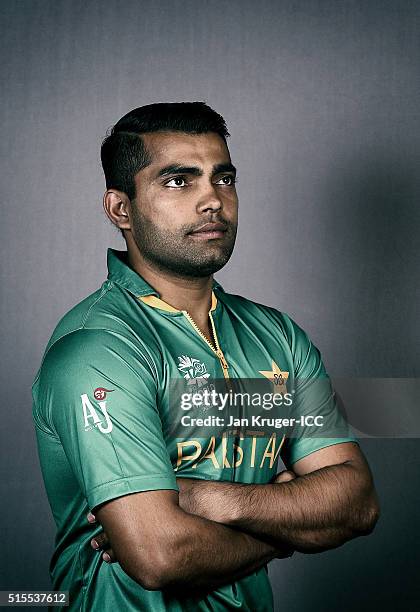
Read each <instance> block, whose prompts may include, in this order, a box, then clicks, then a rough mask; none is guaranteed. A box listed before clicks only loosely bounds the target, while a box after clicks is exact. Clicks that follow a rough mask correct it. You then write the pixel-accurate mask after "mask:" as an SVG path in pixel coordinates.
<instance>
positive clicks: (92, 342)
mask: <svg viewBox="0 0 420 612" xmlns="http://www.w3.org/2000/svg"><path fill="white" fill-rule="evenodd" d="M134 321H136V324H137V325H136V329H135V328H134V325H133V322H134ZM140 331H141V327H140ZM146 333H147V332H146V330H145V334H146ZM150 344H151V343H150V342H148V341H147V338H143V337H140V336H139V326H138V304H137V303H136V300H135V297H134V296H132V295H131V294H129V293H128V292H127V291H124V290H122V289H121V288H120V287H119V286H118V285H116V284H115V283H113V282H111V281H108V280H106V281H105V282H104V283H103V284H102V286H101V287H100V288H99V289H98V290H97V291H95V292H94V293H92V294H90V295H89V296H87V297H86V298H84V299H83V300H82V301H81V302H79V303H78V304H76V305H75V306H73V308H71V309H70V310H69V311H68V312H67V313H66V314H65V315H64V316H63V317H62V318H61V319H60V321H59V322H58V323H57V325H56V327H55V329H54V331H53V333H52V335H51V337H50V339H49V341H48V343H47V346H46V348H45V351H44V354H43V357H42V360H41V365H40V368H39V370H38V372H37V375H36V377H35V381H36V380H37V379H38V377H39V375H40V373H41V371H45V369H46V367H47V366H48V367H49V368H53V367H54V365H55V364H59V366H60V367H61V368H62V367H66V366H68V367H70V365H71V364H80V365H81V364H85V365H86V364H88V363H93V362H94V363H102V362H103V361H104V360H110V361H111V362H112V361H117V358H118V356H120V357H121V358H126V359H127V360H131V361H133V360H136V361H141V362H143V363H144V364H145V365H146V366H148V367H149V368H150V369H151V370H155V369H156V368H155V363H154V362H155V359H154V358H153V356H152V354H151V351H150V350H149V346H150ZM35 381H34V382H35Z"/></svg>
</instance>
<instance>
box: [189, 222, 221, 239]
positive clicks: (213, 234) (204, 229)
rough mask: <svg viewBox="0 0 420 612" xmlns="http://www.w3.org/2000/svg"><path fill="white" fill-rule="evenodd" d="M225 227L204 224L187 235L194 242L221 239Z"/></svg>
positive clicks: (218, 224)
mask: <svg viewBox="0 0 420 612" xmlns="http://www.w3.org/2000/svg"><path fill="white" fill-rule="evenodd" d="M226 231H227V226H226V225H225V224H224V223H206V224H205V225H202V226H201V227H199V228H198V229H196V230H194V231H193V232H190V233H189V236H191V237H192V238H194V240H215V239H217V238H223V237H224V235H225V234H226Z"/></svg>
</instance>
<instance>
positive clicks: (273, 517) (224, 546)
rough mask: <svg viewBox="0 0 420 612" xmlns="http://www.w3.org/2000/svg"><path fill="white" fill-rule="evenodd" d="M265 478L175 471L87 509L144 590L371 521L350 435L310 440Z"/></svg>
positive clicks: (231, 573)
mask: <svg viewBox="0 0 420 612" xmlns="http://www.w3.org/2000/svg"><path fill="white" fill-rule="evenodd" d="M291 468H292V470H293V471H287V472H283V473H282V474H280V475H278V477H277V478H276V479H275V481H274V482H272V483H270V484H258V485H254V484H238V483H230V482H213V481H207V480H196V479H188V478H177V484H178V486H179V495H178V494H177V493H176V492H175V491H173V490H171V491H170V490H159V491H145V492H141V493H134V494H131V495H126V496H123V497H119V498H117V499H114V500H111V501H109V502H106V503H105V504H103V505H101V506H99V507H98V508H96V509H94V510H93V512H94V514H95V516H96V517H97V519H98V521H99V522H100V524H101V526H102V528H103V529H104V532H105V533H101V534H100V535H98V536H96V538H95V540H96V541H97V543H98V545H99V547H100V548H102V549H104V550H107V552H108V554H109V555H110V557H111V560H118V562H119V563H120V565H121V567H122V568H123V570H124V571H125V572H126V573H127V574H128V575H129V576H131V578H133V579H134V580H135V581H136V582H138V583H139V584H140V585H141V586H143V587H144V588H146V589H149V590H162V589H170V588H180V587H181V588H182V586H183V585H186V584H187V583H190V584H191V583H193V584H194V585H195V588H196V589H206V590H213V589H215V588H217V587H218V586H221V585H222V584H226V583H229V582H233V581H234V580H237V579H239V578H241V577H243V576H245V575H247V574H249V573H250V572H252V571H255V570H256V569H259V568H260V567H262V566H263V565H264V564H266V563H267V562H268V561H271V560H272V559H274V558H276V557H277V558H283V557H288V556H290V555H291V554H292V552H293V550H297V551H299V552H303V553H314V552H321V551H323V550H327V549H330V548H335V547H337V546H340V545H341V544H344V542H346V541H348V540H350V539H352V538H355V537H357V536H361V535H368V534H369V533H371V531H372V530H373V528H374V526H375V524H376V522H377V520H378V517H379V504H378V500H377V496H376V492H375V489H374V485H373V480H372V476H371V472H370V470H369V466H368V464H367V462H366V460H365V458H364V456H363V454H362V452H361V451H360V449H359V447H358V445H357V444H355V443H352V442H345V443H342V444H335V445H333V446H328V447H326V448H323V449H320V450H318V451H316V452H313V453H311V454H310V455H308V456H306V457H304V458H303V459H300V460H299V461H297V462H296V463H295V464H293V466H291Z"/></svg>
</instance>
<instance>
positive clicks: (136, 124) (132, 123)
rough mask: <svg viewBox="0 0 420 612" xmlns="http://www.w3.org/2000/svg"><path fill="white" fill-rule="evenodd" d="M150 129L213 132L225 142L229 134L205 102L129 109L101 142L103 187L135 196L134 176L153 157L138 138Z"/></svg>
mask: <svg viewBox="0 0 420 612" xmlns="http://www.w3.org/2000/svg"><path fill="white" fill-rule="evenodd" d="M150 132H184V133H186V134H205V133H207V132H215V133H216V134H219V136H221V138H223V140H224V142H225V143H226V138H227V137H228V136H230V134H229V132H228V131H227V128H226V123H225V120H224V119H223V117H222V116H221V115H219V114H218V113H216V111H214V110H213V109H212V108H210V106H208V105H207V104H206V103H205V102H158V103H155V104H147V105H146V106H139V108H135V109H133V110H131V111H130V112H129V113H127V114H126V115H124V117H121V119H120V120H119V121H117V123H116V124H115V125H114V127H113V128H111V130H110V131H109V132H108V133H107V135H106V137H105V139H104V141H103V142H102V146H101V161H102V168H103V170H104V174H105V182H106V188H107V189H118V191H122V192H124V193H125V194H127V197H128V198H129V199H130V201H132V200H134V198H135V197H136V186H135V183H134V176H135V175H136V174H137V172H139V171H140V170H142V169H143V168H146V166H148V165H149V164H150V163H151V161H152V160H151V157H150V154H149V152H148V151H147V149H146V147H145V145H144V142H143V140H142V138H141V134H147V133H150ZM121 233H123V232H121Z"/></svg>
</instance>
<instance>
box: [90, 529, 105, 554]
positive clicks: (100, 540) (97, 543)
mask: <svg viewBox="0 0 420 612" xmlns="http://www.w3.org/2000/svg"><path fill="white" fill-rule="evenodd" d="M90 545H91V546H92V548H94V549H95V550H100V549H101V550H105V549H106V548H107V547H108V546H109V540H108V536H107V535H106V533H105V531H101V532H100V533H98V534H97V535H96V536H95V537H94V538H92V540H91V541H90Z"/></svg>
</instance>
